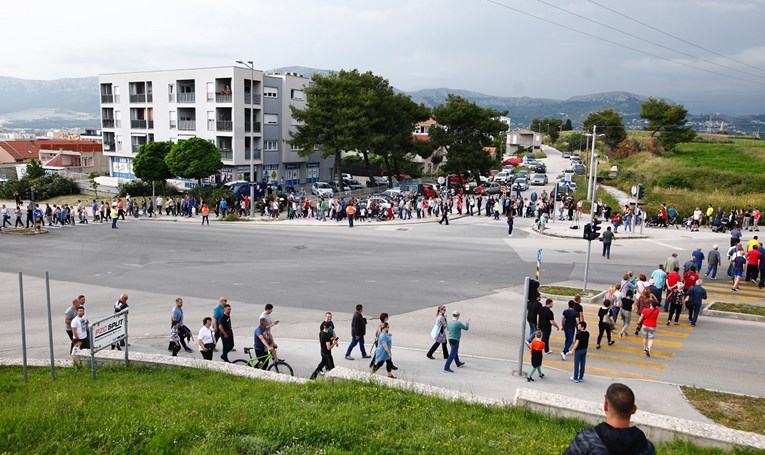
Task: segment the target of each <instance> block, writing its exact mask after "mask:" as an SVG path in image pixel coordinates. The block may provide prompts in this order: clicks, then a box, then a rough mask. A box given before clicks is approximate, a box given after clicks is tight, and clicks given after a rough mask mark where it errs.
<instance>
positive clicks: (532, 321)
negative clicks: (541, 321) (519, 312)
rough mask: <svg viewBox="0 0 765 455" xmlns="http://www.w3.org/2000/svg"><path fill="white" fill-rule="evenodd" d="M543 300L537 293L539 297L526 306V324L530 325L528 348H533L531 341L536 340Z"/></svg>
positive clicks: (531, 299)
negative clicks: (535, 335)
mask: <svg viewBox="0 0 765 455" xmlns="http://www.w3.org/2000/svg"><path fill="white" fill-rule="evenodd" d="M541 298H542V296H541V295H540V294H539V293H537V295H536V296H534V297H532V298H530V299H529V301H528V303H527V304H526V322H528V324H529V336H528V338H526V346H531V340H533V339H534V334H535V333H536V331H537V321H538V318H539V310H540V309H541V308H542V302H541V301H540V300H541Z"/></svg>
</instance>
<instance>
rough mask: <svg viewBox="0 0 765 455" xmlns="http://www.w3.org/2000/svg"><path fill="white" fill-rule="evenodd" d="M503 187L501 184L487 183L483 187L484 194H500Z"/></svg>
mask: <svg viewBox="0 0 765 455" xmlns="http://www.w3.org/2000/svg"><path fill="white" fill-rule="evenodd" d="M501 187H502V185H501V184H500V183H499V182H485V183H484V184H483V185H481V188H482V190H481V192H482V193H483V194H499V191H500V189H501Z"/></svg>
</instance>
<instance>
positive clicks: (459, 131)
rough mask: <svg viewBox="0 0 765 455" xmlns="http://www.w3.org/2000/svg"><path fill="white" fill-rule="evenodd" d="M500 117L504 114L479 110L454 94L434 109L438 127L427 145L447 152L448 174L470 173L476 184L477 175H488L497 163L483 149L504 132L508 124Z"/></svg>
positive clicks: (433, 130)
mask: <svg viewBox="0 0 765 455" xmlns="http://www.w3.org/2000/svg"><path fill="white" fill-rule="evenodd" d="M502 115H507V112H506V111H505V112H499V111H496V110H494V109H486V108H482V107H480V106H478V105H477V104H475V103H472V102H470V101H468V100H466V99H465V98H463V97H461V96H457V95H453V94H449V96H448V97H447V99H446V104H442V105H440V106H437V107H435V108H434V109H433V117H434V118H435V119H436V121H437V122H438V125H435V126H432V127H431V128H430V131H429V133H430V142H431V145H432V146H433V147H434V148H438V147H441V146H443V147H446V148H447V150H448V151H447V155H446V159H447V162H446V165H445V169H446V171H447V172H453V173H462V172H465V171H468V170H470V171H471V172H473V175H474V176H475V178H476V180H477V179H478V177H479V175H485V174H487V173H488V172H489V170H490V169H491V168H492V167H493V166H494V165H495V164H496V160H495V159H494V158H492V156H491V155H489V153H487V152H486V151H485V150H484V149H483V147H486V146H489V145H491V142H492V138H493V137H496V136H499V135H500V133H501V132H503V131H507V128H508V126H507V124H505V123H502V122H501V121H500V120H499V117H500V116H502Z"/></svg>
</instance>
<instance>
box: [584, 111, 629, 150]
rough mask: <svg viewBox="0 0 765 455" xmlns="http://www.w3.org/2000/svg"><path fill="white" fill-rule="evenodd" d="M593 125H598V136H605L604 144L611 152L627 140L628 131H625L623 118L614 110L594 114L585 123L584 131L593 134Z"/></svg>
mask: <svg viewBox="0 0 765 455" xmlns="http://www.w3.org/2000/svg"><path fill="white" fill-rule="evenodd" d="M593 125H597V127H598V128H597V130H596V134H598V135H600V134H605V137H603V142H604V143H605V144H606V146H607V147H608V149H609V150H616V147H617V146H618V145H619V143H620V142H621V141H623V140H624V139H626V138H627V131H626V130H625V129H624V122H623V121H622V116H621V115H619V114H617V113H616V112H615V111H614V110H613V109H606V110H604V111H600V112H593V113H592V114H590V115H589V116H588V117H587V119H586V120H585V121H584V131H585V132H587V133H592V127H593Z"/></svg>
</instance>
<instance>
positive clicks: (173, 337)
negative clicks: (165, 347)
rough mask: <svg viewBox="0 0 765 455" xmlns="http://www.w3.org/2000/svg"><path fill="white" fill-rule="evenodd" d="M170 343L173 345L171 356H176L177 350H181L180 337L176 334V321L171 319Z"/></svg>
mask: <svg viewBox="0 0 765 455" xmlns="http://www.w3.org/2000/svg"><path fill="white" fill-rule="evenodd" d="M170 344H171V345H172V346H173V357H177V356H178V351H180V350H181V337H180V335H179V334H178V321H173V325H172V326H171V327H170Z"/></svg>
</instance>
